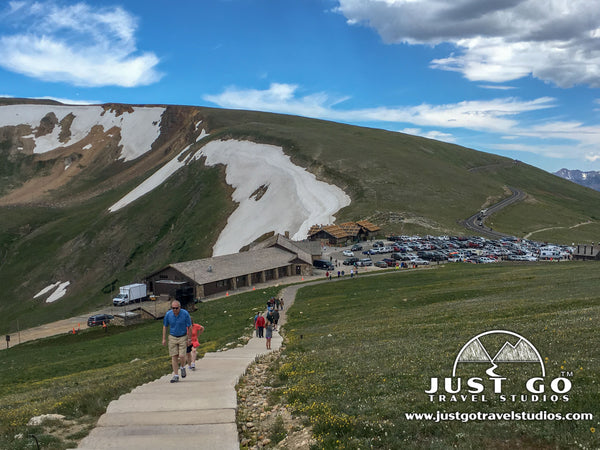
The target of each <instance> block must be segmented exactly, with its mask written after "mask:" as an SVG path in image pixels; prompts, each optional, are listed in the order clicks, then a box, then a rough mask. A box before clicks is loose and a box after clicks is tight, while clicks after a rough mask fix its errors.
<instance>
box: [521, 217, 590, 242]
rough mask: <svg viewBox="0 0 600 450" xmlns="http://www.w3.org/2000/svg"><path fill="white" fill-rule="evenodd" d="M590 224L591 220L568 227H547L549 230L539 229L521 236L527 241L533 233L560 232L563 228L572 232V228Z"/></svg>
mask: <svg viewBox="0 0 600 450" xmlns="http://www.w3.org/2000/svg"><path fill="white" fill-rule="evenodd" d="M591 223H594V221H593V220H588V221H587V222H581V223H577V224H575V225H572V226H570V227H549V228H541V229H539V230H534V231H531V232H529V233H527V234H526V235H525V236H523V239H529V238H530V237H531V236H533V235H534V234H535V233H541V232H542V231H549V230H561V229H564V228H568V229H569V230H572V229H573V228H578V227H581V226H583V225H589V224H591Z"/></svg>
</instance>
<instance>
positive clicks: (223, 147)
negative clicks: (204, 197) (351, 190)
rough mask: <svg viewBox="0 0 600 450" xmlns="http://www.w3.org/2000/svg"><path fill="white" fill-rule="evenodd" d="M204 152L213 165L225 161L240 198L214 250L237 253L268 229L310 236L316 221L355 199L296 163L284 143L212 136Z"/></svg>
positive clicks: (329, 219)
mask: <svg viewBox="0 0 600 450" xmlns="http://www.w3.org/2000/svg"><path fill="white" fill-rule="evenodd" d="M202 154H203V155H204V156H206V164H207V165H209V166H213V165H215V164H225V166H226V169H225V171H226V178H225V180H226V181H227V183H228V184H229V185H231V186H232V187H233V188H234V189H235V191H234V193H233V196H232V198H233V200H234V201H235V202H238V203H239V206H238V208H237V209H236V210H235V211H234V212H233V214H232V215H231V216H230V217H229V220H228V221H227V225H226V226H225V228H224V229H223V231H222V232H221V234H220V236H219V239H218V240H217V243H216V244H215V246H214V247H213V256H219V255H225V254H229V253H236V252H237V251H239V249H240V248H241V247H243V246H244V245H247V244H249V243H251V242H253V241H254V240H255V239H257V238H258V237H260V236H261V235H263V234H264V233H266V232H269V231H275V232H276V233H281V234H283V233H284V232H286V231H289V232H290V236H291V238H292V239H294V240H301V239H305V238H306V237H307V234H308V230H309V229H310V227H311V225H314V224H329V223H333V222H334V221H335V218H334V214H335V213H336V212H338V211H339V210H340V209H341V208H343V207H344V206H348V205H349V204H350V197H348V195H346V194H345V193H344V191H342V190H341V189H340V188H338V187H337V186H334V185H330V184H327V183H324V182H322V181H319V180H317V179H316V177H315V176H314V175H313V174H312V173H310V172H308V171H307V170H306V169H304V168H302V167H299V166H296V165H295V164H293V163H292V161H291V160H290V157H289V156H287V155H286V154H284V153H283V150H282V149H281V147H276V146H273V145H266V144H255V143H253V142H248V141H235V140H229V141H212V142H209V143H208V144H207V145H205V146H204V147H203V148H202ZM265 188H266V189H265ZM260 194H262V196H261V195H260Z"/></svg>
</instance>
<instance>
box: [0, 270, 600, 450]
mask: <svg viewBox="0 0 600 450" xmlns="http://www.w3.org/2000/svg"><path fill="white" fill-rule="evenodd" d="M598 267H599V266H598V264H597V263H582V262H562V263H531V264H530V263H515V264H508V263H502V264H488V265H467V264H446V265H440V266H434V267H432V268H429V269H426V268H420V269H407V270H402V271H397V270H390V271H389V272H387V273H382V274H379V275H376V276H370V275H364V274H363V275H360V276H359V277H355V278H354V279H349V278H347V279H344V280H340V281H335V280H334V281H331V282H324V283H321V284H318V285H313V286H307V287H303V288H301V289H300V290H299V291H298V295H297V298H296V301H295V303H294V305H293V306H292V308H291V309H290V310H289V311H288V323H287V325H286V327H285V329H286V341H285V344H286V345H285V349H284V352H283V354H282V357H281V358H280V359H279V361H278V362H277V364H276V366H275V367H274V368H273V370H275V373H276V374H277V381H276V385H275V386H274V387H275V389H273V391H272V392H273V396H272V397H273V398H274V399H277V401H280V402H282V403H285V404H287V405H290V407H291V408H292V409H293V410H294V411H295V413H296V414H297V415H299V416H301V417H303V418H304V419H303V420H304V423H305V425H306V426H309V425H310V426H311V427H312V431H313V434H314V436H315V438H316V440H317V446H316V447H317V448H319V449H321V448H330V449H337V448H351V449H358V448H382V449H397V448H427V449H430V448H439V449H445V448H451V447H452V448H464V449H466V448H507V449H508V448H535V449H537V448H548V449H550V448H551V449H555V448H558V449H562V448H564V449H567V448H598V447H599V446H600V439H599V435H600V393H599V390H598V381H599V379H600V378H599V376H598V374H599V373H600V362H599V360H598V356H597V355H598V351H597V349H598V347H599V344H600V336H599V334H598V332H597V323H598V320H599V318H600V317H599V316H600V296H599V295H598V292H597V286H598ZM279 289H281V288H280V287H279V288H269V289H262V290H257V291H253V292H250V293H246V294H240V295H236V296H230V297H227V298H224V299H220V300H216V301H212V302H207V303H202V304H200V305H199V309H198V311H196V312H195V313H193V317H194V319H196V320H197V321H199V322H200V323H202V324H204V325H205V326H206V332H205V333H204V335H203V339H202V347H201V348H200V354H203V353H204V352H206V351H213V350H217V349H220V348H224V347H225V346H226V345H227V344H228V343H234V344H233V345H237V343H238V342H243V340H240V337H241V336H249V335H250V334H251V330H252V327H251V323H252V317H253V315H254V311H255V310H257V309H259V308H260V309H262V308H264V302H265V299H266V298H268V297H270V296H272V295H276V294H277V293H278V291H279ZM161 327H162V324H161V322H160V321H153V322H149V323H146V324H142V325H138V326H134V327H129V328H118V327H111V328H109V329H108V332H106V333H104V332H103V331H102V329H100V328H98V329H91V330H86V331H85V332H82V333H80V334H78V335H74V336H73V335H63V336H56V337H51V338H47V339H44V340H40V341H36V342H30V343H25V344H21V345H18V346H15V347H13V348H10V349H9V350H8V351H2V352H0V405H1V406H0V431H1V432H0V448H11V449H25V448H32V442H33V441H32V440H31V439H28V438H27V436H28V435H30V434H34V435H36V436H37V437H38V439H40V442H41V443H42V448H45V449H66V448H73V446H75V445H76V443H77V441H78V440H79V439H81V438H83V437H84V436H85V435H86V434H87V433H89V431H90V430H91V429H92V428H93V426H94V424H95V422H96V421H97V419H98V417H99V416H100V415H101V414H102V413H103V412H104V411H105V409H106V407H107V405H108V403H109V402H110V401H111V400H113V399H115V398H118V397H119V396H120V395H122V394H123V393H126V392H129V391H130V390H131V389H132V388H133V387H135V386H138V385H140V384H142V383H145V382H147V381H150V380H154V379H156V378H158V377H160V376H162V375H164V374H166V373H168V372H169V370H170V368H169V358H168V356H167V354H166V349H165V348H164V347H162V346H161V345H160V336H161ZM490 330H506V331H511V332H514V333H517V334H519V335H521V336H523V337H524V338H525V339H527V340H528V341H529V342H531V343H532V344H533V345H534V346H535V348H536V349H537V351H539V354H540V355H541V358H542V360H543V366H544V369H545V377H543V379H542V380H541V381H539V382H538V383H537V384H536V388H538V389H539V388H540V386H543V387H544V392H543V394H539V397H541V396H542V395H546V397H547V398H546V399H542V398H537V399H534V398H533V397H532V394H531V393H529V392H527V390H525V389H524V388H523V385H524V384H525V383H526V382H527V380H528V379H529V378H531V377H538V376H539V373H536V371H539V367H536V366H535V365H533V366H532V365H528V364H523V363H521V364H518V363H513V364H499V367H498V369H497V370H496V373H497V374H498V375H502V376H503V377H506V378H507V380H506V382H505V383H504V384H503V385H502V391H503V392H502V393H503V394H506V395H508V396H509V398H508V399H505V400H501V399H500V398H499V395H497V394H496V393H495V392H493V385H492V384H491V383H492V382H491V381H490V380H488V376H487V375H486V374H485V370H486V369H487V368H488V365H485V364H484V365H477V364H471V365H470V366H469V367H465V368H464V369H463V370H462V372H461V373H460V376H461V377H462V379H463V385H462V391H461V392H460V394H458V397H460V395H461V394H462V395H465V396H466V398H465V399H460V398H459V399H457V400H456V401H450V395H447V398H445V399H444V400H441V399H439V398H438V397H437V396H436V398H435V399H433V401H432V399H430V398H429V396H428V394H427V393H426V392H425V391H426V390H429V388H430V386H431V379H432V378H438V379H439V380H440V389H439V391H438V393H439V394H443V392H442V391H443V383H444V378H447V377H452V369H453V364H454V361H455V358H456V357H457V355H458V353H459V352H460V350H461V348H462V347H463V346H464V345H465V344H466V343H467V342H468V341H469V340H470V339H471V338H473V337H475V336H477V335H479V334H481V333H483V332H485V331H490ZM503 339H504V338H503ZM502 343H503V341H502V340H500V341H498V342H487V341H486V342H485V345H486V348H489V349H490V350H491V349H492V348H494V345H495V346H496V347H495V348H498V347H499V346H500V345H501V344H502ZM511 344H513V345H514V344H515V342H512V341H511ZM470 377H480V378H481V379H482V384H483V385H484V388H485V389H484V391H483V392H482V393H478V394H475V397H476V398H475V401H473V400H474V399H473V398H472V397H471V394H470V393H469V392H468V386H467V385H466V379H467V378H470ZM561 377H562V378H565V379H567V380H568V382H569V384H570V389H569V390H568V392H566V393H564V394H560V395H559V397H560V398H553V397H552V396H553V395H554V393H553V391H552V380H554V379H555V378H561ZM454 383H456V380H455V381H454ZM455 386H456V384H454V385H453V386H452V387H455ZM555 387H558V388H563V387H564V384H563V385H557V386H555ZM510 395H514V396H515V398H514V399H511V398H510ZM521 395H526V396H527V397H526V398H522V397H521ZM483 396H484V397H485V399H483V398H482V397H483ZM563 396H566V397H568V399H565V398H564V397H563ZM437 411H440V412H441V413H447V414H451V413H459V414H461V416H458V418H454V419H452V420H443V421H441V422H435V421H433V420H426V419H424V418H423V417H421V418H415V420H408V417H407V414H412V413H420V414H423V413H429V414H437ZM513 411H514V412H515V413H524V412H528V413H533V414H542V413H543V414H546V418H547V417H548V414H551V415H554V416H556V415H557V414H562V415H563V417H566V416H567V415H568V414H572V413H591V414H593V418H592V419H590V418H588V417H585V418H579V419H578V420H563V421H550V420H537V419H535V417H534V419H533V420H506V419H504V418H500V419H497V420H493V421H491V420H490V421H484V420H477V419H475V420H470V419H469V417H468V416H467V417H466V418H467V419H469V420H464V421H463V418H464V417H465V416H464V414H467V413H469V414H477V413H487V414H489V413H499V414H504V413H511V412H513ZM45 413H59V414H63V415H65V416H66V417H67V419H68V421H69V422H68V426H67V427H65V425H64V423H55V424H53V425H52V427H48V426H45V427H31V426H27V422H28V420H29V419H30V418H31V417H33V416H35V415H39V414H45ZM596 430H599V431H596ZM19 435H21V436H23V437H22V438H19V437H18V436H19Z"/></svg>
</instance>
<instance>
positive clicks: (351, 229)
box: [340, 222, 360, 236]
mask: <svg viewBox="0 0 600 450" xmlns="http://www.w3.org/2000/svg"><path fill="white" fill-rule="evenodd" d="M340 228H341V229H342V230H344V231H345V232H346V235H348V236H358V232H359V231H360V226H358V224H357V223H356V222H346V223H340Z"/></svg>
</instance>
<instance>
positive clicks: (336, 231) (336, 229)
mask: <svg viewBox="0 0 600 450" xmlns="http://www.w3.org/2000/svg"><path fill="white" fill-rule="evenodd" d="M320 231H324V232H325V233H327V234H329V235H330V236H333V237H334V238H337V239H342V238H345V237H348V234H347V233H346V231H345V230H344V229H343V228H341V227H340V226H339V225H313V226H312V227H310V230H309V232H308V235H309V236H313V235H315V234H317V233H318V232H320Z"/></svg>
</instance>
